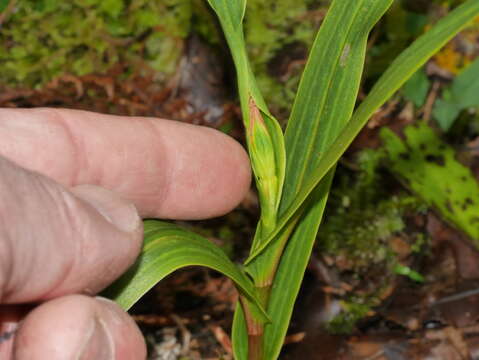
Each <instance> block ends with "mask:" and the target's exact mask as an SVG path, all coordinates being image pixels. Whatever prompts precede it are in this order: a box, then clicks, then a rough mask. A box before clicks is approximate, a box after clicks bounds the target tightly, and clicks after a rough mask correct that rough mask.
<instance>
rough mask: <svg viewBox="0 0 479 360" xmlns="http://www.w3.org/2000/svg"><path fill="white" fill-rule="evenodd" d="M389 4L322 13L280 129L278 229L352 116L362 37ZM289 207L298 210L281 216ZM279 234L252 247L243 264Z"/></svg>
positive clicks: (340, 5) (347, 4) (340, 6)
mask: <svg viewBox="0 0 479 360" xmlns="http://www.w3.org/2000/svg"><path fill="white" fill-rule="evenodd" d="M391 3H392V0H360V1H354V2H351V1H347V0H335V1H334V2H333V3H332V5H331V7H330V9H329V11H328V14H327V16H326V18H325V20H324V22H323V25H322V26H321V28H320V30H319V33H318V35H317V37H316V40H315V42H314V44H313V48H312V50H311V53H310V55H309V59H308V63H307V64H306V68H305V70H304V72H303V75H302V78H301V82H300V86H299V90H298V94H297V95H296V99H295V103H294V105H293V110H292V113H291V116H290V119H289V121H288V126H287V129H286V134H285V147H286V154H287V159H286V176H285V180H284V188H283V195H282V199H281V203H280V212H279V214H280V217H281V220H283V222H281V224H280V225H281V226H284V224H285V221H286V222H287V221H288V220H289V219H290V218H291V217H292V216H293V215H294V212H295V211H296V210H297V209H298V207H299V206H300V205H301V203H302V202H304V201H305V200H306V198H307V196H306V197H303V198H302V199H301V203H300V202H299V201H296V198H297V194H298V193H304V191H303V190H302V189H303V188H304V186H305V184H308V183H309V180H310V177H311V176H312V175H313V174H314V172H315V169H316V168H317V166H318V163H319V161H320V159H321V158H322V157H323V155H324V154H325V153H327V151H328V148H329V146H330V145H331V143H332V142H333V141H334V139H335V138H336V137H337V136H338V134H339V132H340V131H341V129H342V128H343V127H344V125H345V124H346V123H347V122H348V120H349V119H350V117H351V115H352V113H353V110H354V105H355V103H356V96H357V93H358V91H359V85H360V80H361V74H362V71H363V67H364V59H365V54H366V45H367V39H368V34H369V32H370V30H371V29H372V27H373V26H374V24H376V22H377V21H378V20H379V19H380V17H381V16H382V15H383V14H384V12H385V11H386V10H387V9H388V8H389V6H390V5H391ZM315 185H316V184H315ZM310 190H312V189H310ZM308 195H309V193H308ZM291 204H294V205H298V207H295V208H294V211H288V212H286V210H289V207H290V205H291ZM279 230H280V229H277V231H275V232H274V233H273V235H272V236H270V237H269V238H268V239H267V240H266V241H263V242H262V243H261V246H259V247H255V248H254V249H253V252H252V254H251V255H250V257H249V258H248V260H247V263H248V262H250V261H251V260H252V259H253V258H254V257H255V256H257V255H258V254H259V253H260V252H261V251H262V250H263V249H264V248H265V247H266V246H267V245H268V244H269V243H270V241H271V240H272V239H273V238H274V236H276V235H277V234H278V233H279Z"/></svg>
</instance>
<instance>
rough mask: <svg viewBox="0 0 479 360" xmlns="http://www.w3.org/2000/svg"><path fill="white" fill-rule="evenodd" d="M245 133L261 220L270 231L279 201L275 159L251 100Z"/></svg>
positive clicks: (266, 129)
mask: <svg viewBox="0 0 479 360" xmlns="http://www.w3.org/2000/svg"><path fill="white" fill-rule="evenodd" d="M246 133H247V137H248V139H247V140H248V147H249V153H250V157H251V164H252V167H253V172H254V175H255V178H256V187H257V189H258V193H259V200H260V204H261V218H262V221H263V225H264V226H265V228H266V230H272V229H273V228H274V226H275V224H276V210H277V205H278V200H279V199H278V193H279V189H278V177H277V171H276V159H275V153H274V146H273V141H272V139H271V136H270V134H269V131H268V128H267V127H266V124H265V123H264V119H263V116H262V114H261V111H260V110H259V109H258V107H257V106H256V104H255V102H254V100H253V99H252V98H250V100H249V124H248V129H247V132H246Z"/></svg>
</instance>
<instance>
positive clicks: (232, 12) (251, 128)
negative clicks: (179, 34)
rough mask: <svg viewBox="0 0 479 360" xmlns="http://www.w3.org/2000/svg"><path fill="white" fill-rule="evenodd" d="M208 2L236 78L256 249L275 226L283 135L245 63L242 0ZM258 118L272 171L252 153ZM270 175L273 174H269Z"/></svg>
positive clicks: (283, 165)
mask: <svg viewBox="0 0 479 360" xmlns="http://www.w3.org/2000/svg"><path fill="white" fill-rule="evenodd" d="M208 2H209V4H210V5H211V7H212V8H213V10H214V11H215V12H216V14H217V15H218V18H219V20H220V23H221V26H222V28H223V31H224V33H225V37H226V40H227V42H228V45H229V48H230V50H231V54H232V56H233V61H234V63H235V68H236V72H237V76H238V90H239V97H240V101H241V110H242V114H243V122H244V126H245V128H246V142H247V145H248V149H249V150H250V157H251V163H252V167H253V172H254V174H255V179H256V184H257V188H258V192H259V194H260V202H261V220H260V223H259V227H258V231H257V236H255V239H254V243H253V246H252V248H256V247H258V246H259V245H258V244H261V243H262V241H263V239H264V238H265V237H266V236H267V235H268V234H269V233H270V232H271V231H273V229H274V227H275V225H276V219H277V211H278V207H279V201H280V198H281V192H282V188H283V181H284V176H285V168H286V154H285V146H284V136H283V132H282V130H281V127H280V125H279V123H278V121H277V120H276V119H275V118H274V117H273V116H272V115H271V113H270V112H269V110H268V107H267V106H266V103H265V101H264V99H263V96H262V95H261V91H260V90H259V87H258V85H257V82H256V79H255V77H254V75H253V72H252V70H251V65H250V63H249V61H248V56H247V52H246V46H245V41H244V34H243V25H242V21H243V17H244V10H245V6H246V0H208ZM258 116H259V117H261V119H260V121H259V122H261V123H264V125H265V128H266V129H267V134H266V135H267V136H264V135H265V134H261V137H262V139H261V143H262V144H264V143H265V142H264V141H262V140H264V139H265V138H266V137H268V138H269V140H268V143H269V144H268V148H270V152H271V154H272V155H273V156H274V160H273V161H268V163H269V164H268V166H269V167H271V169H272V170H273V171H266V172H265V171H264V170H265V168H264V167H263V166H261V164H263V163H264V160H265V158H267V157H268V156H269V155H270V154H268V152H267V154H266V155H265V154H262V153H256V152H255V151H254V149H255V146H254V145H255V140H257V141H256V143H257V142H258V139H257V138H256V137H257V136H256V135H258V134H257V131H255V129H256V128H257V126H256V125H257V124H258ZM263 149H264V148H263ZM271 169H267V170H271ZM271 173H273V174H274V175H271Z"/></svg>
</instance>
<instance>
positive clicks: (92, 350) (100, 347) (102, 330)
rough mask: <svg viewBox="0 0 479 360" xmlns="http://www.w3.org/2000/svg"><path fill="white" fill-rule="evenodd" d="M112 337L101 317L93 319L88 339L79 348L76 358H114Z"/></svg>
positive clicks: (100, 359)
mask: <svg viewBox="0 0 479 360" xmlns="http://www.w3.org/2000/svg"><path fill="white" fill-rule="evenodd" d="M114 349H115V348H114V343H113V337H112V335H111V333H110V331H109V330H108V328H107V326H105V324H104V323H103V321H102V320H101V319H96V320H94V324H93V329H92V330H91V332H90V335H89V337H88V340H87V341H86V342H85V345H83V348H82V349H80V353H79V356H78V360H91V359H95V360H113V359H114V358H115V350H114Z"/></svg>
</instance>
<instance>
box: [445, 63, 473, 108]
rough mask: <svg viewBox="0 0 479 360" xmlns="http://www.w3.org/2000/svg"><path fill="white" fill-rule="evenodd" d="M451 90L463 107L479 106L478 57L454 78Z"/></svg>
mask: <svg viewBox="0 0 479 360" xmlns="http://www.w3.org/2000/svg"><path fill="white" fill-rule="evenodd" d="M451 92H452V97H453V98H454V99H455V100H457V103H458V104H459V105H460V106H461V107H462V108H463V109H465V108H468V107H473V106H479V57H478V58H477V59H476V60H475V61H474V62H472V63H471V64H469V65H468V66H467V67H466V68H465V69H464V70H463V71H461V73H460V74H459V75H458V76H457V77H456V78H455V79H454V82H453V83H452V89H451Z"/></svg>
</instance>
